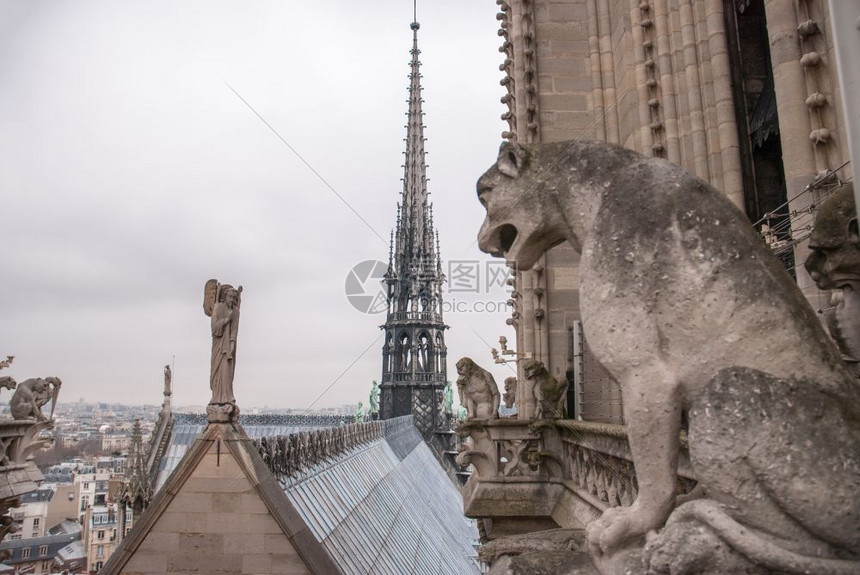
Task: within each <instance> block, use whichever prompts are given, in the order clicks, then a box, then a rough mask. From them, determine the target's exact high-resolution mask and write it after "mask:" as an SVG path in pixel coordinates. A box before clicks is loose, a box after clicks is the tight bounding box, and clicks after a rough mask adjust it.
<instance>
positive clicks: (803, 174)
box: [764, 0, 826, 307]
mask: <svg viewBox="0 0 860 575" xmlns="http://www.w3.org/2000/svg"><path fill="white" fill-rule="evenodd" d="M764 8H765V14H766V16H767V29H768V34H769V36H770V59H771V64H772V66H773V83H774V91H775V92H776V104H777V114H778V115H779V137H780V140H781V142H782V163H783V166H784V167H785V185H786V192H787V196H788V199H789V200H791V199H792V198H794V197H795V196H797V195H798V194H799V193H800V192H801V191H803V189H804V188H805V187H806V185H807V184H809V182H811V181H812V179H813V178H814V177H815V155H814V150H813V148H812V145H811V144H810V142H809V133H810V131H811V126H810V123H809V111H808V110H807V108H806V97H807V90H806V78H805V77H804V73H803V67H802V66H801V65H800V58H801V50H800V38H799V36H798V32H797V26H798V22H797V12H796V11H795V6H794V0H765V1H764ZM811 200H812V194H803V195H802V196H801V197H800V198H798V199H797V200H794V201H792V202H790V203H789V206H788V207H789V209H790V210H798V211H800V210H804V209H806V208H808V207H809V204H810V202H811ZM792 231H793V232H794V233H796V234H797V233H800V230H792ZM808 255H809V249H808V248H807V247H806V244H805V243H804V244H803V245H799V246H796V247H795V249H794V258H795V264H802V263H803V262H804V261H805V260H806V257H807V256H808ZM796 271H797V283H798V285H799V286H800V287H801V288H805V287H807V286H810V285H812V279H810V277H809V275H808V274H807V273H806V270H805V269H803V266H802V265H798V266H797V268H796ZM811 291H813V292H815V294H813V296H812V297H811V298H810V299H811V301H812V305H813V307H824V305H822V304H825V303H826V302H823V301H822V302H819V301H818V299H819V298H818V296H817V292H816V290H811Z"/></svg>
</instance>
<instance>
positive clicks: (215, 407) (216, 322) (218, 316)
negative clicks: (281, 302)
mask: <svg viewBox="0 0 860 575" xmlns="http://www.w3.org/2000/svg"><path fill="white" fill-rule="evenodd" d="M241 296H242V286H239V288H238V289H236V288H234V287H233V286H231V285H230V284H221V283H219V282H218V280H214V279H212V280H209V281H208V282H206V286H205V287H204V290H203V311H204V312H205V313H206V315H207V316H209V317H211V318H212V322H211V323H212V364H211V370H210V375H209V387H210V389H211V390H212V399H210V400H209V406H208V407H207V413H208V414H209V421H210V422H211V423H224V422H228V421H237V420H238V416H239V408H238V406H237V405H236V398H235V397H234V395H233V376H234V374H235V373H236V339H237V336H238V333H239V308H240V306H241V303H242V298H241Z"/></svg>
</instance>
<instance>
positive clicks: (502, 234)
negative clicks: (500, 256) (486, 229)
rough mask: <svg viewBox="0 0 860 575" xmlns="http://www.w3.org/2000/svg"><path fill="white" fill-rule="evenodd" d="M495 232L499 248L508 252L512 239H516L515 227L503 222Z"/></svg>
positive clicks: (512, 243) (512, 242)
mask: <svg viewBox="0 0 860 575" xmlns="http://www.w3.org/2000/svg"><path fill="white" fill-rule="evenodd" d="M496 234H497V236H498V238H499V248H501V250H502V252H503V253H508V252H509V251H511V246H513V245H514V241H515V240H516V239H517V228H515V227H514V226H513V225H511V224H504V225H502V226H499V228H498V229H497V230H496Z"/></svg>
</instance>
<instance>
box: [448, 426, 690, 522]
mask: <svg viewBox="0 0 860 575" xmlns="http://www.w3.org/2000/svg"><path fill="white" fill-rule="evenodd" d="M458 433H459V434H460V437H461V438H463V439H464V440H465V443H464V445H463V447H462V448H461V452H460V454H459V455H458V457H457V462H458V463H459V464H460V465H461V466H468V465H471V467H472V471H473V472H472V476H471V478H470V479H469V481H468V483H467V484H466V486H465V487H464V490H463V497H464V511H465V514H466V515H467V516H469V517H476V518H492V519H493V524H494V525H496V526H497V527H499V528H500V531H504V532H517V531H519V530H520V529H521V528H522V530H532V526H533V525H535V523H536V522H537V523H538V524H541V523H542V524H544V525H545V526H546V527H554V526H560V527H566V528H577V527H583V526H584V525H585V524H586V523H588V521H590V520H592V519H594V518H596V517H598V516H599V515H600V514H601V513H602V512H603V511H604V510H606V509H608V508H610V507H616V506H620V505H630V504H631V503H633V501H634V500H635V499H636V493H637V489H638V485H637V482H636V470H635V468H634V466H633V461H632V457H631V454H630V446H629V444H628V442H627V430H626V428H625V427H624V426H621V425H610V424H601V423H591V422H584V421H575V420H538V421H528V420H520V419H495V420H467V421H464V422H462V423H461V425H460V427H459V429H458ZM679 441H680V442H681V445H682V452H681V460H680V462H679V465H678V470H679V471H678V493H679V494H682V493H689V492H690V491H691V490H692V489H693V487H695V485H696V482H695V479H694V478H693V474H692V471H691V469H690V464H689V459H688V457H687V452H686V440H685V437H684V436H682V437H681V438H679Z"/></svg>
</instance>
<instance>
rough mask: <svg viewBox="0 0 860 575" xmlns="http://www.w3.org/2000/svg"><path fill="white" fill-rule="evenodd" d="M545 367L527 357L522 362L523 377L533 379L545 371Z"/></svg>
mask: <svg viewBox="0 0 860 575" xmlns="http://www.w3.org/2000/svg"><path fill="white" fill-rule="evenodd" d="M546 372H547V371H546V367H544V365H543V364H542V363H541V362H539V361H538V360H536V359H527V360H525V361H524V362H523V377H525V378H526V379H533V378H535V377H539V376H541V375H543V374H544V373H546Z"/></svg>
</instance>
